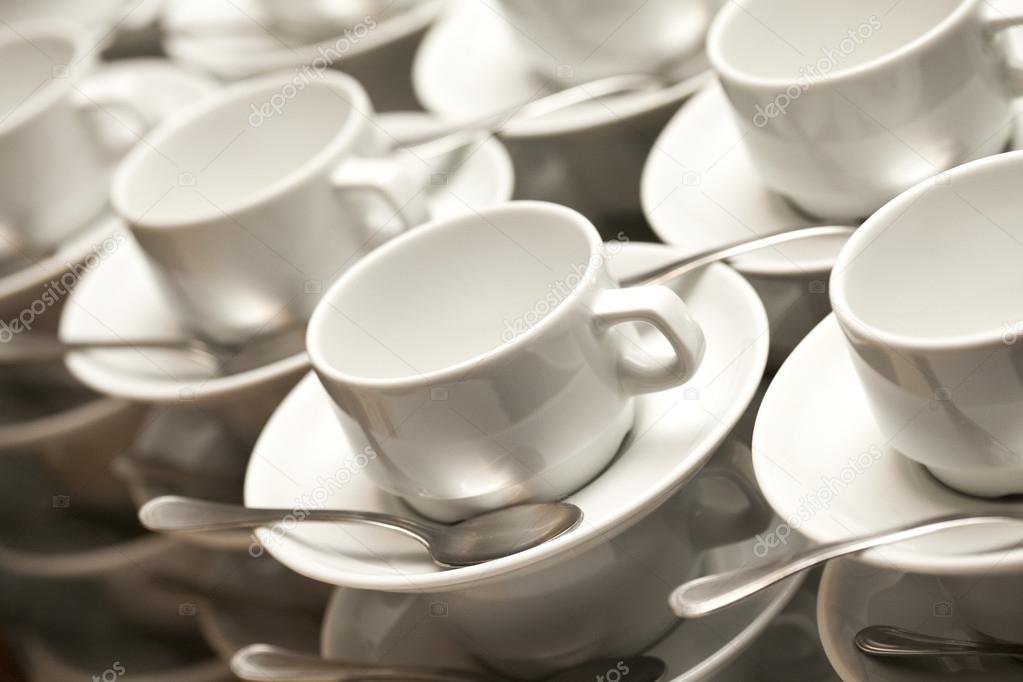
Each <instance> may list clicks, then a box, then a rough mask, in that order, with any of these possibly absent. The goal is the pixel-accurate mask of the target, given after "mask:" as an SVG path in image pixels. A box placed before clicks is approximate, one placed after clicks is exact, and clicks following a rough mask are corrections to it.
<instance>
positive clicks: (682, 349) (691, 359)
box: [593, 286, 705, 393]
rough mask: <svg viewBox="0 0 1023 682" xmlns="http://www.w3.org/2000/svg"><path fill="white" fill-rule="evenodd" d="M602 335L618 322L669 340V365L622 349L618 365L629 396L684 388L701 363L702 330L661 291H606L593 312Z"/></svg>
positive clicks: (651, 288) (669, 293) (676, 301)
mask: <svg viewBox="0 0 1023 682" xmlns="http://www.w3.org/2000/svg"><path fill="white" fill-rule="evenodd" d="M593 319H594V323H595V324H596V326H597V330H598V332H600V333H606V332H607V331H608V330H610V328H611V327H613V326H614V325H616V324H620V323H622V322H648V323H649V324H651V325H653V326H654V327H655V328H656V329H657V330H658V331H659V332H660V333H661V334H663V335H664V337H665V338H666V339H668V343H670V344H671V347H672V350H674V357H673V358H672V360H671V361H670V362H668V363H666V364H665V363H664V362H663V361H662V360H661V359H660V358H652V357H650V356H649V355H648V354H647V353H645V352H644V351H643V350H642V349H637V348H635V347H630V346H629V345H626V346H625V347H624V348H623V351H624V354H623V356H622V358H621V360H620V361H619V375H620V377H621V380H622V384H623V385H624V386H625V387H626V389H627V390H629V391H631V392H632V393H649V392H651V391H660V390H663V389H665V388H671V387H672V386H678V385H679V384H684V383H685V382H687V381H689V379H691V378H692V376H693V374H694V373H695V372H696V369H697V367H699V366H700V361H701V360H703V351H704V347H705V341H704V338H703V330H701V329H700V325H699V324H697V323H696V320H694V319H693V316H692V315H690V314H689V309H688V308H687V307H686V304H685V303H683V302H682V299H680V298H679V297H678V295H677V294H676V293H675V292H674V291H672V290H671V289H669V288H668V287H663V286H645V287H629V288H626V289H607V290H605V291H603V292H601V293H600V295H599V296H598V298H597V301H596V303H595V304H594V306H593Z"/></svg>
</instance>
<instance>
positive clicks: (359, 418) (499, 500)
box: [306, 202, 704, 521]
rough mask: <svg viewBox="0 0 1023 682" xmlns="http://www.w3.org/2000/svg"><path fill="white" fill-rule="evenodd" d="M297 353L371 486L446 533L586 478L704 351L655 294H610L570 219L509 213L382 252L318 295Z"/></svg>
mask: <svg viewBox="0 0 1023 682" xmlns="http://www.w3.org/2000/svg"><path fill="white" fill-rule="evenodd" d="M626 322H646V323H649V324H651V325H653V326H654V327H656V328H657V329H658V330H659V331H660V333H661V334H663V335H664V337H665V338H667V340H668V341H669V342H670V344H671V348H672V353H671V354H670V356H669V357H657V356H654V355H652V354H651V353H649V352H647V351H645V350H644V349H643V347H642V345H641V344H640V343H639V342H638V339H637V337H636V336H635V335H633V334H632V332H633V331H634V330H633V329H631V326H629V325H625V326H623V325H622V323H626ZM306 345H307V347H308V350H309V354H310V358H311V359H312V363H313V367H314V368H315V370H316V372H317V374H318V375H319V377H320V381H321V382H322V383H323V385H324V386H325V387H326V389H327V391H328V392H329V393H330V395H331V397H332V398H333V400H334V402H335V405H336V407H337V413H338V415H339V417H340V419H341V423H342V426H343V427H344V428H345V430H346V432H347V433H348V434H349V437H350V439H351V444H352V447H353V450H354V451H355V452H360V451H362V452H365V453H367V458H368V471H369V473H370V475H371V476H373V480H374V481H375V482H376V483H377V485H379V486H381V487H383V488H385V489H387V490H389V491H392V492H395V493H396V494H398V495H399V496H400V497H403V498H405V500H406V501H407V502H408V503H409V504H410V505H411V506H412V507H414V508H415V509H416V510H418V511H420V512H422V513H423V514H425V515H427V516H430V517H434V518H437V519H442V520H445V521H453V520H457V519H461V518H466V517H468V516H472V515H474V514H478V513H481V512H483V511H486V510H489V509H496V508H499V507H503V506H507V505H509V504H514V503H522V502H527V501H539V500H557V499H561V498H563V497H565V496H566V495H568V494H570V493H572V492H574V491H575V490H577V489H579V488H580V487H582V486H583V485H585V484H586V483H587V482H589V481H590V480H592V479H593V478H594V477H595V476H596V475H597V474H598V473H599V472H600V471H601V470H602V469H603V468H604V467H605V466H606V465H607V464H608V463H609V462H610V461H611V459H612V458H613V457H614V455H615V453H616V452H617V451H618V448H619V446H620V445H621V443H622V440H623V439H624V438H625V436H626V434H627V433H628V432H629V430H630V429H631V428H632V423H633V416H634V411H633V407H634V406H633V400H632V398H633V396H635V395H637V394H640V393H647V392H651V391H659V390H664V389H667V388H670V387H673V386H678V385H680V384H683V383H685V382H686V381H687V380H688V378H689V377H690V376H692V374H693V372H694V371H695V370H696V368H697V367H698V366H699V364H700V361H701V359H702V356H703V348H704V339H703V332H702V331H701V330H700V327H699V326H698V325H697V323H696V322H695V321H694V320H693V318H692V317H691V316H690V315H689V312H688V310H687V308H686V306H685V304H684V303H683V302H682V300H681V299H680V298H679V297H678V295H677V294H675V293H674V292H673V291H672V290H670V289H668V288H666V287H659V286H650V287H632V288H627V289H619V288H618V286H617V284H616V283H615V281H614V280H613V279H612V277H611V275H610V273H609V271H608V267H607V262H606V254H605V251H604V245H603V243H602V242H601V241H600V235H599V234H598V233H597V230H596V228H594V227H593V225H592V224H591V223H590V222H589V221H588V220H586V219H585V218H584V217H583V216H582V215H580V214H578V213H576V212H575V211H573V210H571V209H568V208H565V207H563V206H558V205H556V204H546V203H543V202H511V203H508V204H505V205H503V206H498V207H495V208H491V209H487V210H484V211H480V212H478V213H476V214H473V215H470V216H466V217H461V218H456V219H452V220H447V221H437V222H434V223H430V224H429V225H428V226H426V227H425V228H424V229H422V230H417V231H415V232H413V233H410V234H407V235H404V236H403V237H402V238H401V239H398V240H395V241H393V242H391V243H390V244H387V245H385V246H384V247H381V248H380V249H379V250H377V251H376V252H374V253H373V254H371V255H370V256H369V257H367V258H366V259H364V260H363V261H362V262H360V263H359V264H357V265H356V266H355V267H353V268H352V269H351V270H349V271H348V272H347V273H345V275H343V276H342V277H341V278H340V279H339V280H338V281H337V282H336V283H335V284H334V286H333V287H332V288H331V289H330V291H328V292H327V294H326V295H325V296H324V299H323V301H322V302H321V304H320V305H319V306H318V307H317V309H316V311H315V312H314V314H313V317H312V319H311V320H310V323H309V331H308V338H307V344H306Z"/></svg>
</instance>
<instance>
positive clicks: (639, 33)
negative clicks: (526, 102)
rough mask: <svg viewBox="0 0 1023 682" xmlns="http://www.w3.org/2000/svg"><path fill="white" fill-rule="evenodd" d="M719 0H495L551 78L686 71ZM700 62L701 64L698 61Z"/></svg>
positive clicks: (536, 63) (533, 58)
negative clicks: (624, 0)
mask: <svg viewBox="0 0 1023 682" xmlns="http://www.w3.org/2000/svg"><path fill="white" fill-rule="evenodd" d="M720 2H721V0H645V1H644V2H621V0H501V5H502V7H503V9H504V14H505V16H506V18H507V20H508V22H509V23H511V24H512V29H511V30H512V31H513V32H514V33H515V35H516V37H517V38H519V44H520V45H521V47H522V49H523V50H525V52H526V53H527V54H528V55H529V57H530V59H531V61H532V62H533V65H534V67H535V68H536V70H537V71H538V72H540V73H541V74H543V75H544V76H546V77H547V78H549V79H551V80H554V81H588V80H594V79H596V78H602V77H605V76H615V75H622V74H636V73H650V74H660V75H663V76H665V77H666V78H673V77H674V78H681V77H683V76H686V75H689V73H690V72H691V71H692V69H693V64H692V63H691V62H692V61H693V57H694V56H696V55H698V54H699V51H700V50H701V49H702V47H703V38H704V36H705V35H706V33H707V27H708V26H709V25H710V21H711V18H712V17H713V14H714V12H715V11H716V10H717V7H718V6H719V5H720ZM703 66H704V67H705V66H706V62H703Z"/></svg>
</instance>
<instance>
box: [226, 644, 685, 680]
mask: <svg viewBox="0 0 1023 682" xmlns="http://www.w3.org/2000/svg"><path fill="white" fill-rule="evenodd" d="M666 668H667V666H665V664H664V661H662V660H660V659H659V658H653V657H650V656H628V657H624V658H606V659H595V660H592V661H587V662H586V663H582V664H580V665H577V666H574V667H572V668H569V669H568V670H564V671H562V672H560V673H558V674H556V675H554V676H553V677H548V678H547V682H593V681H594V680H600V679H607V676H608V673H609V671H612V670H615V671H617V672H618V674H619V676H620V677H621V678H622V679H623V680H628V681H629V682H657V680H659V679H661V677H662V676H663V675H664V672H665V670H666ZM625 670H628V672H624V671H625ZM231 671H232V672H233V673H234V674H235V675H237V676H238V677H240V678H242V679H243V680H252V681H253V682H261V681H263V680H266V681H267V682H269V681H271V680H278V681H280V680H302V681H303V682H312V681H315V682H362V681H363V680H408V681H409V682H412V681H415V682H503V681H504V679H505V678H502V677H498V676H496V675H492V674H490V673H484V672H475V671H471V670H453V669H450V668H426V667H423V668H419V667H390V666H368V665H357V664H352V663H343V662H341V661H331V660H327V659H324V658H320V657H319V656H313V655H310V654H304V653H299V652H297V651H289V650H288V649H282V648H280V647H275V646H271V645H269V644H251V645H249V646H247V647H244V648H242V649H239V650H238V652H237V653H235V655H234V656H233V657H232V658H231Z"/></svg>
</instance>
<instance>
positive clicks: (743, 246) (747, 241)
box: [618, 225, 856, 287]
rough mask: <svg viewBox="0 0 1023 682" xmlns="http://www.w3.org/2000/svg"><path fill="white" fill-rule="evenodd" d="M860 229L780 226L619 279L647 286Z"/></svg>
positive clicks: (836, 226)
mask: <svg viewBox="0 0 1023 682" xmlns="http://www.w3.org/2000/svg"><path fill="white" fill-rule="evenodd" d="M855 231H856V228H855V227H849V226H845V225H827V226H822V227H803V228H799V229H796V230H788V229H786V230H779V231H777V232H768V233H767V234H762V235H757V236H755V237H746V238H744V239H738V240H736V241H734V242H730V243H728V244H724V245H722V246H715V247H712V248H709V249H705V250H704V251H698V252H697V253H694V254H692V255H689V256H686V257H684V258H679V259H678V260H675V261H672V262H671V263H668V264H666V265H661V266H658V267H656V268H654V269H652V270H648V271H646V272H643V273H640V274H638V275H632V276H631V277H625V278H623V279H621V280H619V282H618V283H619V284H620V285H621V286H623V287H635V286H645V285H648V284H664V283H665V282H670V281H671V280H673V279H675V278H676V277H681V276H682V275H684V274H686V273H687V272H693V271H694V270H698V269H700V268H702V267H705V266H707V265H710V264H711V263H716V262H718V261H722V260H728V259H729V258H735V257H736V256H741V255H743V254H744V253H750V252H752V251H759V250H760V249H766V248H769V247H774V246H778V245H779V244H787V243H789V242H795V241H800V240H802V239H820V238H822V237H849V236H850V235H852V233H853V232H855Z"/></svg>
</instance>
